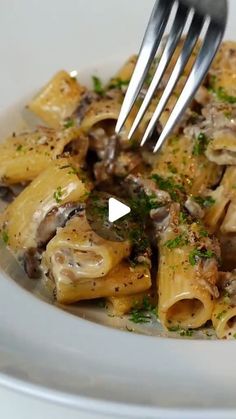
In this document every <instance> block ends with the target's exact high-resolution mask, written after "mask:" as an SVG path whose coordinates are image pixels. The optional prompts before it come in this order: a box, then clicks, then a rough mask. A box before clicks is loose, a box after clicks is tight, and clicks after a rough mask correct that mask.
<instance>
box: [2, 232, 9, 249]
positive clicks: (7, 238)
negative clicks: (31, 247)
mask: <svg viewBox="0 0 236 419" xmlns="http://www.w3.org/2000/svg"><path fill="white" fill-rule="evenodd" d="M2 240H3V243H5V245H7V244H8V243H9V235H8V232H7V231H6V230H3V231H2Z"/></svg>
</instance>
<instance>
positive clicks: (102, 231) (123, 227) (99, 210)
mask: <svg viewBox="0 0 236 419" xmlns="http://www.w3.org/2000/svg"><path fill="white" fill-rule="evenodd" d="M122 201H123V202H121V200H120V198H119V199H117V197H116V196H114V195H112V194H111V193H108V192H104V191H100V190H96V189H94V190H93V191H92V192H91V193H90V196H89V198H88V200H87V201H86V217H87V220H88V223H89V224H90V227H91V228H92V230H93V231H94V232H95V233H96V234H97V235H98V236H100V237H102V238H104V239H105V240H110V241H123V240H127V237H128V236H129V234H130V233H129V232H130V229H131V228H132V227H131V224H132V220H131V217H130V212H131V209H130V207H129V206H128V205H127V204H126V200H125V199H123V198H122Z"/></svg>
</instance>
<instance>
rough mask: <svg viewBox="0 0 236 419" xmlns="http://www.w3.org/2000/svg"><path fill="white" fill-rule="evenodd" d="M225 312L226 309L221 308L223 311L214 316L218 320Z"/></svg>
mask: <svg viewBox="0 0 236 419" xmlns="http://www.w3.org/2000/svg"><path fill="white" fill-rule="evenodd" d="M226 313H227V311H226V310H223V311H221V312H220V313H218V314H217V316H216V318H217V319H218V320H221V319H222V317H223V316H224V314H226Z"/></svg>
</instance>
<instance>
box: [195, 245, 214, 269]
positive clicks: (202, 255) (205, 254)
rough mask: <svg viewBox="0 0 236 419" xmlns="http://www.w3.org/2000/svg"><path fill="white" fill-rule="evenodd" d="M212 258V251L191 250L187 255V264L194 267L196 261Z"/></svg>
mask: <svg viewBox="0 0 236 419" xmlns="http://www.w3.org/2000/svg"><path fill="white" fill-rule="evenodd" d="M214 256H215V254H214V253H213V252H212V250H201V249H193V250H192V251H191V252H190V253H189V263H190V265H192V266H194V265H196V263H197V261H198V259H210V258H212V257H214Z"/></svg>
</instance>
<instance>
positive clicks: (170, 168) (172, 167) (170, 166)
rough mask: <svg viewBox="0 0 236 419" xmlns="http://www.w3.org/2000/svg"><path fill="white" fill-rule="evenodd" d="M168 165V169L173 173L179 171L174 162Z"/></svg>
mask: <svg viewBox="0 0 236 419" xmlns="http://www.w3.org/2000/svg"><path fill="white" fill-rule="evenodd" d="M167 166H168V170H169V171H170V172H171V173H173V174H176V173H178V170H177V169H176V167H175V166H174V165H173V164H172V163H170V162H169V163H167Z"/></svg>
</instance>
